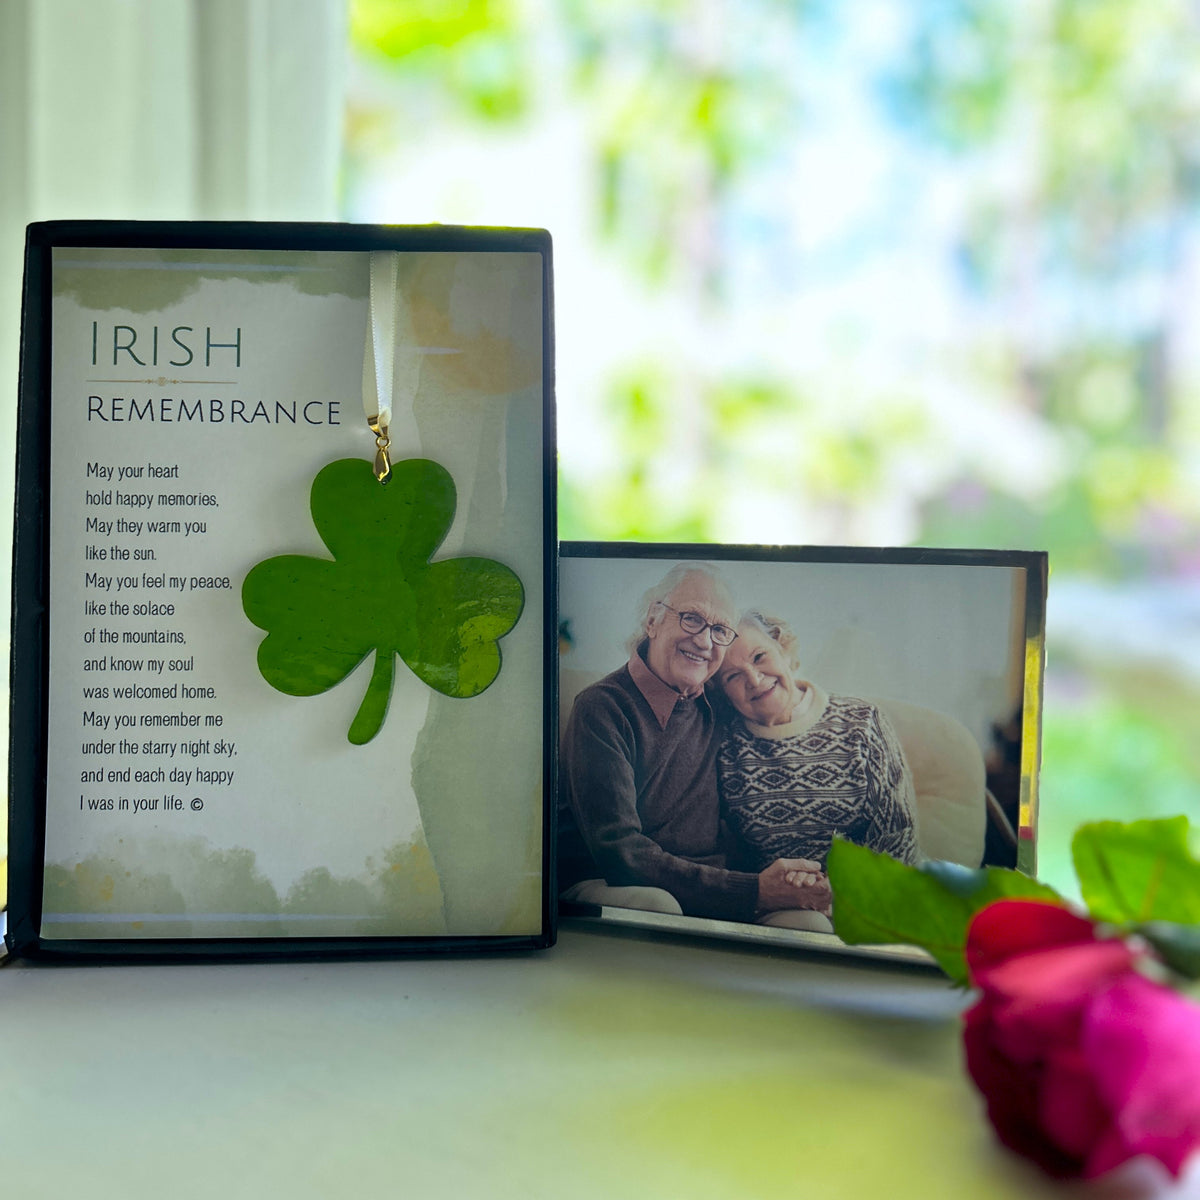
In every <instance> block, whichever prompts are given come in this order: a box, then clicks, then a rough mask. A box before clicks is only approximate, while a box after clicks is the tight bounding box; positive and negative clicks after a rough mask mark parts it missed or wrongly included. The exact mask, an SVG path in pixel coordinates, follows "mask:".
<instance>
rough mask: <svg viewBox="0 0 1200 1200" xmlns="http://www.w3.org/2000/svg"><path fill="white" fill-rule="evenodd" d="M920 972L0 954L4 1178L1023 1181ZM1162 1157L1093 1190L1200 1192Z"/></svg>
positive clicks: (751, 1188)
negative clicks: (152, 961)
mask: <svg viewBox="0 0 1200 1200" xmlns="http://www.w3.org/2000/svg"><path fill="white" fill-rule="evenodd" d="M964 1003H965V997H963V996H962V995H961V994H958V993H955V992H954V991H953V990H951V989H950V988H949V986H948V985H946V984H945V983H943V982H942V981H941V980H940V979H939V978H938V977H937V976H936V975H933V974H931V973H927V972H921V971H919V970H917V969H914V968H911V967H901V966H895V965H891V966H884V965H875V964H870V963H859V962H854V961H848V960H842V959H837V958H834V957H832V956H822V955H818V954H810V953H803V952H796V951H780V950H772V949H764V948H759V947H752V946H743V945H739V944H729V943H724V944H722V943H714V942H708V941H701V940H698V939H686V938H673V937H669V936H666V935H654V934H650V933H644V932H635V931H626V930H620V929H617V928H613V927H608V926H597V925H588V924H585V923H573V924H568V925H567V927H566V928H564V929H563V930H562V932H561V936H560V941H559V944H558V945H557V946H556V947H555V948H554V949H552V950H550V951H547V952H544V953H541V954H533V953H528V954H521V955H516V956H505V957H491V958H487V957H482V956H476V957H471V958H449V959H442V958H427V959H419V960H401V961H386V962H379V961H372V962H352V963H340V962H322V963H283V964H272V965H263V964H255V965H203V966H133V967H128V966H104V967H47V966H32V965H29V964H25V963H15V964H10V965H9V966H6V967H5V968H4V969H3V970H0V1020H2V1021H3V1033H4V1052H3V1056H2V1059H0V1159H2V1161H3V1168H2V1169H3V1177H2V1178H0V1192H2V1193H3V1195H5V1196H11V1197H13V1198H14V1200H29V1198H34V1197H42V1196H45V1197H53V1198H54V1200H60V1198H62V1197H67V1196H82V1195H87V1196H92V1197H108V1196H121V1197H128V1198H130V1200H138V1198H141V1197H156V1198H160V1197H171V1200H184V1198H187V1197H206V1198H207V1197H214V1196H217V1197H221V1198H222V1200H233V1198H235V1197H254V1198H255V1200H262V1198H264V1197H274V1196H286V1197H288V1198H289V1200H296V1198H298V1200H303V1198H305V1197H327V1196H328V1197H343V1196H359V1195H361V1196H404V1197H435V1198H441V1197H467V1196H470V1197H486V1198H488V1200H490V1198H492V1197H514V1198H517V1197H520V1198H521V1200H536V1198H539V1197H546V1198H548V1200H549V1198H553V1200H564V1198H566V1200H570V1198H574V1197H581V1198H587V1197H604V1198H605V1200H612V1198H614V1197H621V1198H623V1200H637V1198H640V1197H662V1198H664V1200H666V1198H670V1200H677V1198H679V1197H686V1198H688V1200H706V1198H709V1197H714V1198H715V1197H721V1198H725V1197H737V1198H739V1200H741V1198H746V1197H750V1198H753V1197H764V1198H766V1197H770V1198H771V1200H778V1198H779V1197H783V1196H802V1197H820V1198H822V1200H828V1198H831V1197H861V1196H888V1197H897V1196H900V1197H904V1196H910V1195H911V1196H913V1197H918V1196H919V1197H921V1198H922V1200H929V1198H930V1197H934V1196H944V1195H948V1196H964V1197H965V1196H970V1197H972V1198H978V1197H983V1198H986V1197H1018V1196H1020V1197H1029V1196H1033V1197H1035V1198H1036V1197H1038V1196H1057V1195H1061V1194H1062V1191H1061V1189H1059V1188H1055V1187H1053V1186H1051V1185H1049V1184H1048V1183H1045V1182H1044V1181H1043V1180H1042V1178H1041V1177H1040V1176H1039V1175H1038V1174H1037V1172H1036V1171H1035V1170H1034V1169H1033V1168H1031V1167H1028V1166H1027V1165H1026V1164H1024V1163H1022V1162H1019V1161H1017V1160H1015V1159H1013V1158H1012V1157H1010V1156H1008V1155H1007V1154H1005V1153H1004V1152H1003V1151H1001V1150H999V1149H997V1148H996V1147H995V1145H994V1144H993V1141H992V1138H991V1134H990V1130H989V1128H988V1126H987V1124H986V1122H985V1121H984V1119H983V1117H982V1111H981V1103H980V1101H979V1099H978V1097H977V1096H976V1095H975V1093H974V1092H973V1090H972V1088H971V1086H970V1084H969V1082H968V1080H967V1078H966V1077H965V1075H964V1074H963V1072H962V1069H961V1062H960V1049H959V1040H958V1014H959V1012H960V1011H961V1008H962V1006H963V1004H964ZM1155 1178H1156V1177H1155V1176H1154V1174H1153V1172H1149V1173H1146V1172H1143V1173H1140V1174H1137V1175H1136V1178H1134V1179H1133V1181H1132V1182H1130V1181H1129V1180H1126V1181H1125V1182H1124V1184H1123V1185H1122V1186H1120V1187H1116V1188H1115V1189H1114V1187H1106V1188H1104V1189H1101V1190H1098V1191H1097V1190H1092V1191H1089V1192H1088V1193H1087V1195H1088V1196H1089V1197H1092V1196H1096V1197H1099V1196H1105V1197H1109V1196H1111V1197H1117V1196H1120V1197H1121V1198H1122V1200H1133V1198H1134V1197H1139V1198H1140V1197H1143V1196H1148V1195H1155V1196H1159V1195H1185V1194H1186V1195H1188V1196H1195V1195H1200V1173H1196V1172H1194V1173H1193V1175H1192V1176H1191V1178H1190V1183H1189V1185H1188V1186H1185V1187H1184V1188H1172V1189H1165V1188H1158V1189H1157V1190H1156V1188H1155V1186H1154V1180H1155Z"/></svg>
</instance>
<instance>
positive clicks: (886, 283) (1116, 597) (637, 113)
mask: <svg viewBox="0 0 1200 1200" xmlns="http://www.w3.org/2000/svg"><path fill="white" fill-rule="evenodd" d="M0 60H2V61H0V67H2V68H3V73H2V74H0V80H2V82H0V161H3V162H4V163H5V164H6V165H5V166H3V167H0V278H2V279H3V292H2V294H0V321H2V322H3V324H0V380H4V381H5V382H4V384H3V388H2V389H0V393H2V395H3V399H4V409H3V412H4V420H5V421H6V427H5V431H4V435H3V436H4V438H5V439H6V440H7V441H8V443H11V437H12V433H11V429H12V421H13V411H14V402H13V396H14V393H15V388H14V387H13V384H12V381H13V380H15V377H16V367H15V364H16V327H17V326H16V322H17V307H18V288H19V275H20V247H21V237H22V230H23V226H24V223H25V222H26V221H29V220H34V219H47V218H51V217H64V216H78V217H114V216H119V217H147V218H148V217H157V218H164V217H165V218H196V217H207V218H214V217H215V218H243V219H244V218H249V219H296V218H303V219H337V220H349V221H367V222H387V223H424V222H430V221H439V222H444V223H467V224H485V225H524V226H543V227H545V228H547V229H549V230H550V231H551V233H552V234H553V236H554V243H555V288H556V296H555V320H556V325H557V372H558V388H557V392H558V412H559V445H560V502H561V515H560V533H561V536H562V537H563V538H564V539H576V538H589V539H629V540H655V541H658V540H672V541H701V542H703V541H722V542H750V543H762V542H767V543H785V544H788V543H828V544H838V545H910V544H913V545H922V544H923V545H931V546H932V545H936V546H973V547H984V548H1023V549H1045V550H1048V551H1049V552H1050V560H1051V564H1052V575H1051V580H1050V599H1049V622H1048V631H1047V659H1048V668H1047V675H1046V697H1045V710H1044V729H1043V769H1042V775H1041V787H1040V794H1041V806H1042V807H1041V825H1040V850H1039V859H1040V864H1041V869H1040V872H1039V873H1040V874H1042V875H1044V876H1045V877H1046V878H1048V879H1049V881H1050V882H1052V883H1054V884H1056V885H1058V886H1062V887H1064V888H1066V889H1068V890H1071V889H1072V888H1073V885H1072V883H1071V871H1070V866H1069V837H1070V832H1071V831H1072V829H1073V828H1074V827H1075V825H1077V824H1078V823H1079V822H1081V821H1084V820H1088V819H1095V818H1102V817H1115V818H1120V819H1133V818H1136V817H1140V816H1156V815H1168V814H1173V813H1178V812H1185V813H1188V814H1189V815H1190V814H1196V813H1198V812H1200V738H1197V737H1196V730H1197V728H1200V5H1197V4H1196V3H1195V0H921V2H919V3H902V2H901V0H858V2H857V3H855V4H846V3H837V2H835V0H736V2H735V0H86V2H85V0H40V2H35V0H4V3H3V4H0ZM3 469H4V470H5V471H9V472H10V471H11V464H10V463H8V462H5V463H4V466H3ZM10 483H11V475H8V476H0V490H2V491H3V493H4V494H5V495H9V494H11V486H10Z"/></svg>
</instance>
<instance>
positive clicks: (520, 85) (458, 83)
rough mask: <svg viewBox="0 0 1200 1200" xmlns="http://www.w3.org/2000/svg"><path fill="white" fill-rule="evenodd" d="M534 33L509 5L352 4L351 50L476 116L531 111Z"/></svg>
mask: <svg viewBox="0 0 1200 1200" xmlns="http://www.w3.org/2000/svg"><path fill="white" fill-rule="evenodd" d="M527 37H528V31H527V30H525V29H523V28H522V27H521V24H520V20H519V15H518V6H517V5H516V4H515V3H513V2H511V0H453V2H450V0H353V3H352V4H351V6H350V44H351V47H352V48H353V49H354V50H356V51H357V52H358V53H360V54H364V55H366V56H368V57H372V58H379V59H382V60H384V61H386V62H390V63H392V64H393V65H395V66H396V67H397V68H399V69H400V70H402V71H403V72H405V74H406V75H410V76H413V75H417V76H424V77H425V78H426V79H427V80H429V81H431V82H433V83H434V84H435V85H436V86H437V87H439V89H444V90H445V91H446V92H447V93H449V94H450V95H452V96H453V97H454V98H455V99H456V100H457V101H458V102H459V103H461V104H462V105H463V107H464V108H466V109H467V110H469V111H470V112H471V113H472V114H474V115H476V116H479V117H483V118H487V119H511V118H513V117H517V116H519V115H520V114H522V113H523V112H524V111H525V108H526V105H527V101H528V94H527V86H526V81H527V79H528V77H529V64H528V59H527V54H526V49H527V47H526V43H527Z"/></svg>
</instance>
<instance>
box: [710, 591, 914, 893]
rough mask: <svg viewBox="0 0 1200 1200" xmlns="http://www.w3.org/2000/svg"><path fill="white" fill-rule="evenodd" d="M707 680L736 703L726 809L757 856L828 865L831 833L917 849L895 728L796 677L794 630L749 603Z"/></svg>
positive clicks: (723, 779)
mask: <svg viewBox="0 0 1200 1200" xmlns="http://www.w3.org/2000/svg"><path fill="white" fill-rule="evenodd" d="M737 632H738V636H737V639H736V640H735V641H734V643H733V644H732V645H731V646H730V647H729V649H728V651H726V654H725V658H724V661H723V662H722V664H721V667H720V669H719V670H718V671H717V673H716V675H715V676H714V679H713V682H712V683H710V685H709V686H710V688H714V687H715V690H716V692H717V696H718V698H723V699H724V700H725V701H727V702H728V704H729V705H730V706H731V707H732V709H733V710H734V711H733V713H732V714H731V720H730V724H729V730H728V733H727V734H726V737H725V740H724V743H723V744H722V747H721V750H720V752H719V756H718V760H717V762H718V771H719V775H720V783H721V791H722V796H723V801H724V805H725V810H726V818H727V820H728V822H729V824H730V826H731V827H732V829H733V830H734V831H735V832H736V833H737V834H738V835H739V836H740V838H741V839H742V841H743V842H744V843H745V845H746V846H747V847H748V849H749V851H750V855H751V862H750V863H749V864H747V865H748V866H750V867H751V868H752V869H753V867H754V864H755V863H759V864H761V863H768V862H773V861H774V860H775V859H777V858H805V859H810V860H812V861H814V862H818V863H820V864H821V866H822V868H823V867H824V865H825V859H826V856H827V855H828V853H829V847H830V845H831V844H832V842H833V839H834V837H835V835H841V836H842V837H844V838H847V839H848V840H849V841H852V842H856V843H858V844H859V845H861V846H867V847H869V848H870V849H872V850H876V851H880V852H882V853H885V854H890V855H892V857H894V858H897V859H900V860H901V861H902V862H907V863H912V862H915V861H916V860H917V858H918V851H917V840H916V830H915V815H914V814H915V812H916V798H915V795H914V792H913V781H912V773H911V772H910V770H909V767H908V763H907V762H906V761H905V758H904V752H903V750H902V749H901V746H900V741H899V738H898V737H897V736H896V733H895V731H894V730H893V728H892V726H891V725H890V723H889V722H888V720H887V718H886V717H885V716H884V715H883V713H882V712H880V710H879V708H878V707H876V705H874V704H872V703H870V702H869V701H866V700H858V699H855V698H854V697H851V696H830V695H828V694H827V693H826V692H824V691H823V690H822V689H821V688H819V687H817V685H816V684H814V683H810V682H808V681H807V680H803V679H799V678H797V677H796V669H797V667H798V665H799V664H798V660H797V658H796V654H795V646H796V638H795V635H794V634H793V633H792V631H791V630H790V629H789V628H788V627H787V626H786V625H785V624H784V623H783V622H782V621H778V620H775V619H773V618H768V617H765V616H763V614H762V613H758V612H751V613H747V614H746V615H745V616H744V617H743V618H742V620H741V622H740V623H739V625H738V631H737Z"/></svg>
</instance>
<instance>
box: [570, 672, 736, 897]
mask: <svg viewBox="0 0 1200 1200" xmlns="http://www.w3.org/2000/svg"><path fill="white" fill-rule="evenodd" d="M631 666H632V667H633V674H631V671H630V667H631ZM635 676H636V677H637V678H636V679H635ZM668 693H669V689H667V688H666V685H665V684H663V683H662V682H661V681H660V680H658V679H656V678H655V677H654V676H653V675H651V674H650V672H649V670H648V668H646V667H645V665H644V663H642V662H640V661H639V662H636V663H634V662H632V660H631V663H630V664H629V665H626V666H624V667H621V668H620V670H617V671H614V672H612V674H611V675H606V676H605V677H604V678H603V679H601V680H600V681H599V682H598V683H594V684H592V686H591V687H589V688H585V689H584V690H583V691H582V692H580V694H579V696H578V698H577V699H576V701H575V705H574V707H573V708H572V710H571V715H570V717H569V718H568V720H567V726H566V730H565V733H564V736H563V747H562V762H561V768H562V769H561V772H560V804H559V815H560V825H559V886H560V887H562V888H568V887H570V886H571V885H572V884H575V883H578V882H579V881H580V880H581V879H604V880H605V881H606V882H607V883H608V884H609V885H610V886H613V887H619V886H623V885H628V884H640V885H643V886H651V887H660V888H664V889H665V890H666V891H668V892H670V893H671V895H673V896H674V897H675V899H676V900H678V901H679V905H680V907H681V908H682V909H683V911H684V912H685V913H688V914H690V915H692V916H698V917H717V918H721V919H724V920H732V921H752V920H754V912H755V907H756V905H757V902H758V877H757V875H755V874H753V873H750V872H745V871H737V870H730V869H729V868H728V865H727V863H728V855H729V849H730V846H729V838H728V833H727V830H726V829H725V826H724V824H723V822H722V820H721V808H720V799H719V796H718V793H717V770H716V757H717V750H718V748H719V746H720V743H721V730H720V729H719V727H718V725H717V720H716V717H715V716H714V714H713V711H712V709H711V708H710V707H709V704H708V701H707V700H705V699H704V697H703V695H701V696H699V697H698V698H696V699H684V698H683V697H680V696H677V695H676V696H673V697H672V696H669V695H668ZM656 708H657V709H658V715H656V713H655V709H656Z"/></svg>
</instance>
